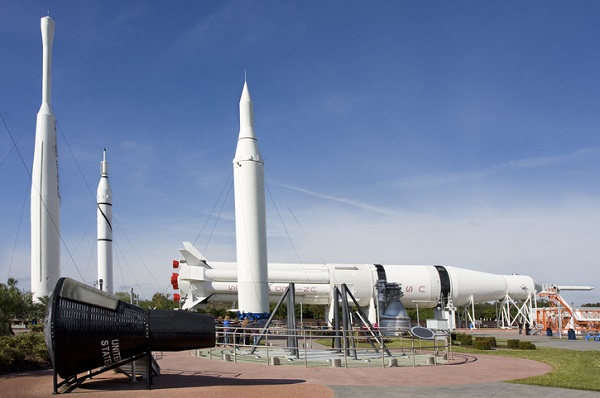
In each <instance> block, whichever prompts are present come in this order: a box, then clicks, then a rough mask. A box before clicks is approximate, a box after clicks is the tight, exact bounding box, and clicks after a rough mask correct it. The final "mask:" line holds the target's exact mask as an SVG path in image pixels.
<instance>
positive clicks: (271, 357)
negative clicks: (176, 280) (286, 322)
mask: <svg viewBox="0 0 600 398" xmlns="http://www.w3.org/2000/svg"><path fill="white" fill-rule="evenodd" d="M216 331H217V345H216V346H215V347H214V348H210V349H202V350H194V355H197V356H207V357H208V358H209V359H211V360H225V361H233V362H244V363H262V364H266V365H268V366H275V365H296V366H298V365H302V364H303V365H304V366H305V367H313V366H323V367H326V366H333V367H345V368H351V367H393V366H427V365H437V364H444V363H447V361H448V360H451V359H452V345H451V344H450V336H449V335H448V334H447V333H444V332H439V333H436V334H435V335H434V338H433V339H430V340H424V339H420V338H418V337H414V336H412V335H410V334H408V335H406V334H404V335H403V334H401V333H391V332H392V331H385V332H386V333H383V331H380V330H376V331H373V332H370V331H368V330H364V329H356V328H353V329H349V330H341V329H340V330H333V329H323V328H310V329H308V328H307V329H287V328H283V327H275V328H270V329H269V331H268V332H267V333H261V332H262V329H253V328H242V327H236V326H229V327H223V326H217V327H216ZM394 332H395V331H394ZM383 334H398V336H384V335H383ZM261 335H262V339H261V340H260V341H258V336H261Z"/></svg>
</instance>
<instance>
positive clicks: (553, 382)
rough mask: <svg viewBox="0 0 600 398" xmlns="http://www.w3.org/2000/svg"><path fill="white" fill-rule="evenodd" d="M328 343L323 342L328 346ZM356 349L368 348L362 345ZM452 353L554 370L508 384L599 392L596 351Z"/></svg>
mask: <svg viewBox="0 0 600 398" xmlns="http://www.w3.org/2000/svg"><path fill="white" fill-rule="evenodd" d="M330 342H331V340H328V341H326V340H323V344H329V343H330ZM401 344H402V345H403V346H404V347H410V342H409V340H406V339H405V340H404V342H403V343H401V342H400V341H399V340H396V339H393V340H392V341H390V342H387V343H386V346H387V347H388V348H400V346H401ZM359 346H364V347H365V348H367V347H368V345H366V344H360V345H359ZM452 350H453V351H454V352H463V353H469V354H485V355H501V356H507V357H514V358H524V359H531V360H534V361H538V362H544V363H547V364H549V365H550V366H552V367H553V368H554V370H553V371H551V372H550V373H547V374H545V375H541V376H534V377H528V378H525V379H517V380H512V381H510V382H511V383H518V384H528V385H535V386H546V387H560V388H571V389H577V390H590V391H600V351H573V350H565V349H560V348H548V347H537V349H535V350H517V349H514V350H512V349H511V350H509V349H507V348H506V342H505V341H498V348H497V349H494V350H485V351H482V350H476V349H473V348H470V347H462V346H452Z"/></svg>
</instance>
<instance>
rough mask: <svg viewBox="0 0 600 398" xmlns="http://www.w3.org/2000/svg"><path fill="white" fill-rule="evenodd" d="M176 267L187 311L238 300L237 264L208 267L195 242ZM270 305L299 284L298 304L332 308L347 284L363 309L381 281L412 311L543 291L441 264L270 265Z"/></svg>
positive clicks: (524, 279) (515, 278) (514, 279)
mask: <svg viewBox="0 0 600 398" xmlns="http://www.w3.org/2000/svg"><path fill="white" fill-rule="evenodd" d="M180 252H181V254H182V255H183V259H182V260H180V261H179V262H177V261H175V262H174V267H175V268H177V271H178V275H177V273H176V274H175V275H174V278H172V281H173V282H174V283H173V286H174V287H175V286H177V287H178V288H179V291H180V296H181V300H182V302H183V306H182V307H183V309H191V308H194V307H195V306H197V305H198V304H200V303H205V302H234V301H236V300H237V294H238V289H239V285H238V283H237V272H236V269H237V266H236V263H225V262H208V261H207V260H206V258H204V256H203V255H202V254H201V253H200V252H199V251H198V250H197V249H196V248H195V247H193V246H192V244H191V243H189V242H184V249H181V250H180ZM268 275H269V283H268V285H269V286H268V289H269V301H270V302H276V301H277V300H278V299H279V297H280V296H281V294H282V293H283V292H284V291H285V289H286V288H287V287H288V284H289V283H290V282H294V283H295V289H296V302H297V303H304V304H321V305H329V304H330V303H331V300H332V292H333V288H334V287H335V286H336V285H337V286H339V285H340V284H342V283H345V284H346V285H347V286H348V288H349V289H350V291H351V293H352V294H353V295H354V296H355V298H356V299H357V301H358V303H359V304H360V305H361V306H369V305H370V304H372V303H373V302H376V300H377V297H376V292H375V285H376V282H377V281H378V280H385V281H387V282H396V283H399V284H401V287H402V291H403V293H404V296H403V297H402V298H401V301H402V304H403V305H404V306H405V307H407V308H415V307H417V306H418V307H419V308H434V307H437V306H438V305H445V304H446V303H452V304H453V305H454V306H463V305H466V304H468V303H470V302H473V303H481V302H487V301H492V300H501V299H503V298H505V297H507V296H509V297H511V298H512V299H513V300H524V299H527V298H528V297H529V296H530V295H532V294H535V292H537V291H540V290H541V286H540V285H539V284H537V283H536V282H535V281H534V280H533V279H532V278H531V277H529V276H525V275H497V274H490V273H485V272H479V271H473V270H469V269H464V268H456V267H448V266H441V265H381V264H278V263H270V264H269V274H268Z"/></svg>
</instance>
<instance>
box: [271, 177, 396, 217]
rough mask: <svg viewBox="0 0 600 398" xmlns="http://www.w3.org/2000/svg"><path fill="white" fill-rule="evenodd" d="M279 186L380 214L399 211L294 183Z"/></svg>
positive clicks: (392, 214)
mask: <svg viewBox="0 0 600 398" xmlns="http://www.w3.org/2000/svg"><path fill="white" fill-rule="evenodd" d="M278 185H279V186H281V187H283V188H288V189H292V190H294V191H297V192H302V193H304V194H307V195H310V196H314V197H317V198H320V199H326V200H331V201H334V202H337V203H343V204H346V205H350V206H354V207H357V208H360V209H363V210H369V211H372V212H375V213H378V214H383V215H385V216H397V215H398V213H397V212H396V211H393V210H390V209H387V208H385V207H380V206H374V205H371V204H369V203H364V202H361V201H358V200H355V199H350V198H343V197H338V196H333V195H327V194H323V193H319V192H315V191H311V190H308V189H305V188H300V187H296V186H293V185H289V184H278Z"/></svg>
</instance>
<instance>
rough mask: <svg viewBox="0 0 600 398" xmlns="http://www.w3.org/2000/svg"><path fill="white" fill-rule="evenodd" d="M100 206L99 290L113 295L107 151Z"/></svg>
mask: <svg viewBox="0 0 600 398" xmlns="http://www.w3.org/2000/svg"><path fill="white" fill-rule="evenodd" d="M96 192H97V195H96V199H97V204H98V211H97V224H98V225H97V227H98V229H97V232H98V288H99V289H101V290H103V291H105V292H108V293H113V247H112V189H111V188H110V182H109V181H108V162H107V161H106V149H105V150H104V154H103V156H102V162H100V182H99V183H98V190H97V191H96Z"/></svg>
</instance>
